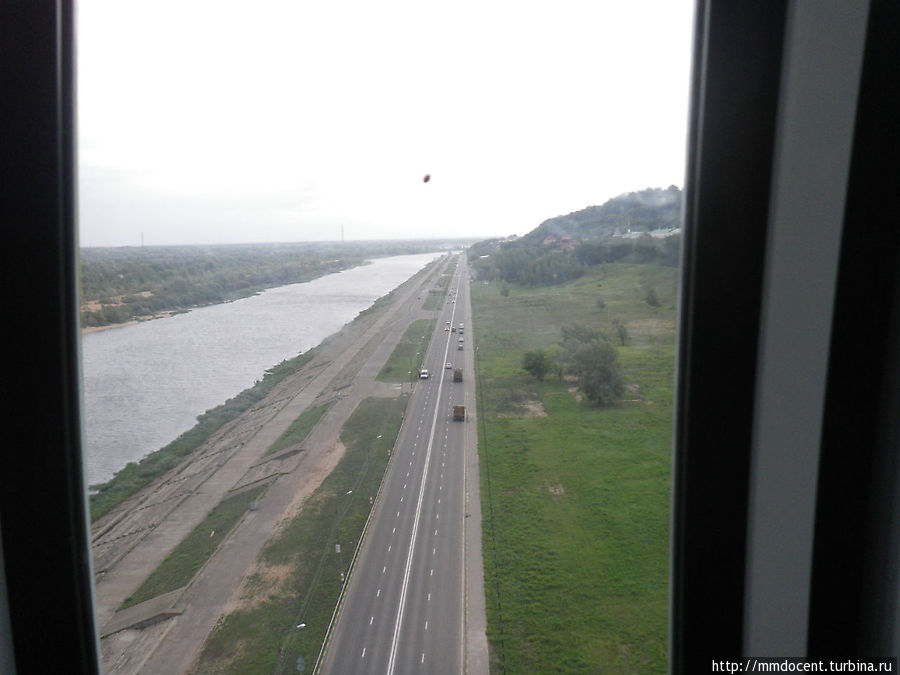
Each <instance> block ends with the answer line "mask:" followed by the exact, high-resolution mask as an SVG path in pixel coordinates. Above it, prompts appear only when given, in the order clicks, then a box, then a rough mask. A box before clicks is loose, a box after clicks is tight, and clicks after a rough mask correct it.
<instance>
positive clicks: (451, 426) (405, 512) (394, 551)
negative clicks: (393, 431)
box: [321, 257, 474, 674]
mask: <svg viewBox="0 0 900 675" xmlns="http://www.w3.org/2000/svg"><path fill="white" fill-rule="evenodd" d="M467 283H468V281H467V280H466V273H465V262H464V259H463V258H462V257H460V265H459V269H457V271H456V273H455V274H454V276H453V277H452V278H451V281H450V290H449V292H448V293H447V302H446V304H445V305H444V306H443V308H442V310H441V311H439V312H437V319H438V320H437V324H436V327H435V334H434V336H433V337H432V340H431V344H430V346H429V349H428V352H427V354H426V356H425V359H424V361H423V367H424V368H427V369H428V370H429V372H430V377H429V378H428V379H427V380H419V382H418V384H417V386H416V392H415V395H414V396H413V398H412V400H411V402H410V406H409V408H408V410H407V416H406V418H405V420H404V424H403V429H402V430H401V433H400V436H399V437H398V440H397V445H396V447H395V449H394V456H393V457H392V459H391V465H390V468H389V470H388V475H387V476H386V478H385V483H384V486H383V488H382V491H381V493H380V495H379V497H378V502H377V504H376V509H375V512H374V514H373V518H372V520H371V522H370V524H369V527H368V530H367V533H366V537H365V541H364V543H363V547H362V549H361V552H360V555H359V558H358V560H357V562H356V565H355V567H354V569H353V572H352V576H351V578H350V581H349V584H348V588H347V592H346V594H345V596H344V600H343V602H342V604H341V608H340V612H339V613H338V616H337V620H336V623H335V626H334V629H333V631H332V634H331V637H330V639H329V641H328V643H327V646H326V648H325V651H324V655H323V661H322V668H321V672H323V673H340V674H344V673H387V674H392V673H412V672H422V673H437V672H440V673H461V672H463V671H464V667H465V663H466V654H465V644H466V641H465V638H464V636H465V624H464V622H465V587H466V579H465V574H466V570H465V549H464V545H465V542H464V533H465V530H464V525H465V515H466V514H465V488H466V486H465V462H466V457H467V453H470V452H474V448H472V447H468V446H469V445H471V441H470V440H467V439H468V438H470V437H471V435H470V434H466V433H465V429H466V424H467V423H466V422H464V421H463V422H459V421H454V420H453V406H454V405H455V404H462V403H463V402H464V400H465V398H464V397H465V392H466V388H467V387H470V386H471V378H470V376H469V373H471V372H472V367H471V357H472V351H471V342H470V340H469V338H470V332H469V331H468V330H466V331H464V333H463V334H462V335H460V333H459V332H451V331H449V330H445V327H447V326H448V324H447V323H446V322H448V321H449V322H450V324H449V325H452V326H457V328H458V326H459V324H460V323H461V322H462V323H465V322H466V317H467V316H468V315H469V312H468V311H467V309H466V307H465V306H464V305H465V303H466V299H467V298H468V293H465V292H460V284H467ZM460 337H462V339H463V340H464V342H463V343H462V344H463V347H464V348H463V349H462V350H460V349H459V348H458V347H459V342H458V340H459V338H460ZM448 362H449V363H452V364H453V366H454V367H463V368H464V370H465V372H466V377H465V378H464V381H463V382H453V370H452V368H450V369H448V368H445V364H446V363H448Z"/></svg>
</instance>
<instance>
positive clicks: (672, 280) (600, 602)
mask: <svg viewBox="0 0 900 675" xmlns="http://www.w3.org/2000/svg"><path fill="white" fill-rule="evenodd" d="M676 285H677V270H676V269H675V268H667V267H653V266H643V265H624V264H622V265H617V264H606V265H602V266H599V267H596V268H592V269H591V271H590V272H589V273H588V274H587V275H585V276H584V277H582V278H580V279H578V280H575V281H572V282H569V283H566V284H563V285H560V286H552V287H545V288H525V287H520V286H516V285H510V286H508V287H507V289H506V291H507V292H508V296H506V297H504V296H503V295H502V294H501V290H502V288H501V287H502V284H501V283H499V282H498V283H492V284H490V285H484V284H480V283H479V284H473V287H472V305H473V324H474V326H473V328H474V330H475V337H476V340H477V342H476V344H477V345H478V352H477V361H476V366H477V375H478V394H479V412H480V414H481V416H480V422H481V423H480V424H479V449H480V454H481V467H482V471H481V496H482V504H483V513H484V523H483V527H484V530H483V538H484V564H485V586H486V595H487V608H488V638H489V641H490V646H491V656H492V670H493V671H494V672H508V673H538V672H571V673H575V672H578V673H581V672H616V673H619V672H622V673H625V672H627V673H632V672H634V673H654V672H659V673H662V672H665V670H666V641H667V638H666V617H667V604H668V522H669V475H670V464H671V458H670V454H671V453H670V439H671V420H672V411H673V408H672V399H673V394H672V391H673V386H672V385H673V371H674V339H675V291H676ZM650 289H653V291H654V294H655V300H658V303H659V304H658V305H656V306H654V305H651V304H648V302H647V298H648V296H649V290H650ZM614 321H619V322H621V323H623V324H624V325H625V326H626V328H627V332H628V337H627V338H626V345H625V346H619V356H620V360H621V362H622V365H623V367H624V373H625V380H626V385H627V387H628V393H627V394H626V396H625V398H626V399H629V400H623V401H620V402H618V403H616V404H614V405H611V406H608V407H604V408H600V407H597V406H596V405H594V404H591V403H588V402H584V401H581V400H580V396H579V395H578V393H577V391H575V383H573V382H568V381H561V380H559V379H558V378H557V377H555V376H551V377H549V378H547V379H546V380H545V381H544V382H537V381H536V380H535V379H534V378H532V377H530V376H529V375H527V374H526V373H525V372H524V371H523V370H522V369H521V362H522V355H523V354H524V352H525V351H527V350H532V349H537V348H545V349H552V348H553V347H554V345H555V343H556V342H557V341H558V339H559V337H560V330H559V329H560V326H563V325H572V324H574V323H582V324H588V325H590V326H592V327H594V328H597V329H599V330H602V331H604V332H605V333H607V334H608V335H609V336H610V337H611V339H614V340H615V341H616V343H617V344H618V343H619V338H618V333H617V332H616V330H615V327H616V324H615V323H614ZM614 336H615V337H614Z"/></svg>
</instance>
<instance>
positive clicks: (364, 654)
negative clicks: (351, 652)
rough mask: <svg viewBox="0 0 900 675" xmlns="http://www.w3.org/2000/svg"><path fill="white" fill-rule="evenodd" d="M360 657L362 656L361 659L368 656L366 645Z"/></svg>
mask: <svg viewBox="0 0 900 675" xmlns="http://www.w3.org/2000/svg"><path fill="white" fill-rule="evenodd" d="M359 658H361V659H364V658H366V648H365V647H363V650H362V654H360V655H359Z"/></svg>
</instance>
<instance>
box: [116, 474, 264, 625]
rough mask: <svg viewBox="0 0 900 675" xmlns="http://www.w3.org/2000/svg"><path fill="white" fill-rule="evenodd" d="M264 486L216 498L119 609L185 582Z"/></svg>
mask: <svg viewBox="0 0 900 675" xmlns="http://www.w3.org/2000/svg"><path fill="white" fill-rule="evenodd" d="M268 487H269V484H268V483H266V484H264V485H258V486H256V487H254V488H252V489H250V490H245V491H244V492H241V493H239V494H236V495H234V496H233V497H229V498H227V499H223V500H222V501H221V502H219V504H218V506H216V507H215V508H214V509H213V510H212V511H210V512H209V515H208V516H206V518H205V519H204V521H203V522H202V523H200V524H199V525H198V526H197V527H195V528H194V530H193V531H192V532H191V533H190V534H189V535H188V536H187V537H185V539H184V540H183V541H182V542H181V543H180V544H179V545H178V546H177V547H176V548H175V550H174V551H172V553H171V555H169V557H168V558H166V559H165V560H164V561H163V562H162V564H161V565H160V566H159V567H157V568H156V569H155V570H154V571H153V574H151V575H150V576H149V577H147V580H146V581H145V582H144V583H143V584H141V587H140V588H138V590H137V591H135V592H134V594H133V595H130V596H128V597H127V598H126V599H125V601H124V602H123V603H122V606H121V607H119V609H124V608H126V607H131V606H132V605H136V604H138V603H141V602H144V601H145V600H149V599H150V598H155V597H157V596H158V595H162V594H163V593H168V592H169V591H174V590H175V589H176V588H181V587H182V586H186V585H187V584H188V582H190V580H191V579H193V578H194V575H195V574H196V573H197V572H198V571H199V570H200V568H201V567H203V565H204V563H206V561H207V560H209V557H210V556H211V555H212V554H213V551H215V550H216V548H217V547H218V546H219V544H221V543H222V541H224V539H225V537H227V536H228V534H229V533H230V532H231V530H232V529H234V526H235V525H237V523H238V521H239V520H240V519H241V516H243V515H244V514H245V513H246V512H247V508H248V507H249V506H250V502H252V501H253V500H255V499H257V498H258V497H259V496H260V495H261V494H262V493H263V492H264V491H265V490H266V488H268Z"/></svg>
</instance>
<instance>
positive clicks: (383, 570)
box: [381, 565, 387, 574]
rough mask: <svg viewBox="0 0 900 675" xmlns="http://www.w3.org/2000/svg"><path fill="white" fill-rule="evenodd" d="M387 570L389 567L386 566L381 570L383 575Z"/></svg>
mask: <svg viewBox="0 0 900 675" xmlns="http://www.w3.org/2000/svg"><path fill="white" fill-rule="evenodd" d="M386 569H387V565H385V566H384V567H382V568H381V573H382V574H384V572H385V570H386Z"/></svg>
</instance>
